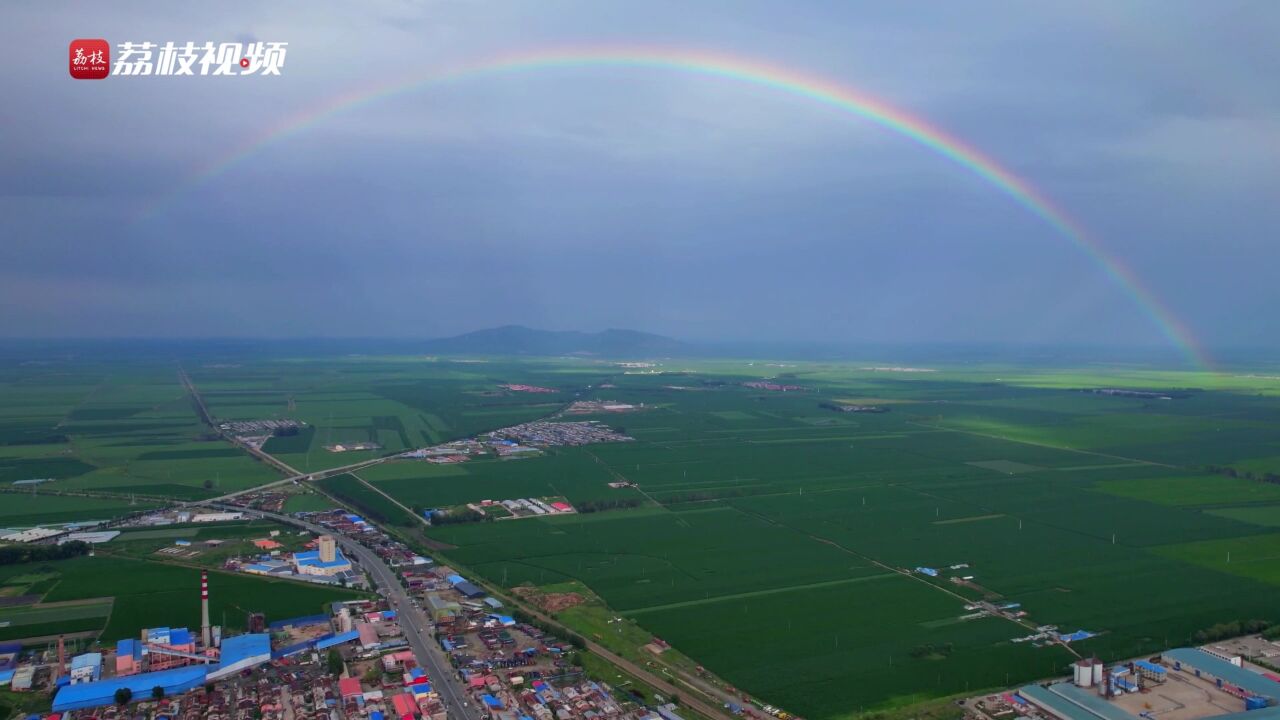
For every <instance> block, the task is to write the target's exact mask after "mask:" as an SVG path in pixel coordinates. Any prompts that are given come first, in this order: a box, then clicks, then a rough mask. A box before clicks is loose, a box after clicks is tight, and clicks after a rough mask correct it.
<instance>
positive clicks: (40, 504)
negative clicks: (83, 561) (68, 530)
mask: <svg viewBox="0 0 1280 720" xmlns="http://www.w3.org/2000/svg"><path fill="white" fill-rule="evenodd" d="M154 507H156V504H155V503H152V502H144V501H134V502H133V503H130V501H128V500H115V499H110V498H92V497H78V496H74V495H49V494H32V493H31V492H16V493H4V494H0V526H4V527H31V526H34V525H40V524H50V523H67V522H84V521H87V520H109V519H111V518H113V517H116V516H118V515H125V514H128V513H133V512H143V511H146V510H148V509H151V508H154Z"/></svg>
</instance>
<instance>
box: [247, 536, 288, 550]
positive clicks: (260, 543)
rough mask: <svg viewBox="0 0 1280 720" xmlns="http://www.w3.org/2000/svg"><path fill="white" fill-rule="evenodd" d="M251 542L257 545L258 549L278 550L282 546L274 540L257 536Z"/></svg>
mask: <svg viewBox="0 0 1280 720" xmlns="http://www.w3.org/2000/svg"><path fill="white" fill-rule="evenodd" d="M253 544H254V545H255V546H257V548H258V549H259V550H278V549H280V548H282V547H284V546H283V545H281V544H280V543H278V542H276V541H275V540H271V539H269V538H259V539H257V540H254V541H253Z"/></svg>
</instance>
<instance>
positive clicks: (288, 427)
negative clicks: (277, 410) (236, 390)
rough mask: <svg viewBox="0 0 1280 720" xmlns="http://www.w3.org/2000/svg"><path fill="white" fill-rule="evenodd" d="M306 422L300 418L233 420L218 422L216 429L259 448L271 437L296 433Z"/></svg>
mask: <svg viewBox="0 0 1280 720" xmlns="http://www.w3.org/2000/svg"><path fill="white" fill-rule="evenodd" d="M306 425H307V424H306V423H304V422H302V421H301V420H288V419H285V420H233V421H229V422H224V423H219V424H218V429H219V430H221V431H222V432H224V433H226V434H228V435H231V436H232V437H234V438H235V439H236V440H239V441H240V442H242V443H244V444H245V445H248V446H250V447H254V448H258V449H261V448H262V446H263V445H265V444H266V443H267V441H268V440H270V439H271V438H272V437H279V436H284V435H297V434H298V433H299V432H300V431H301V430H302V428H304V427H306Z"/></svg>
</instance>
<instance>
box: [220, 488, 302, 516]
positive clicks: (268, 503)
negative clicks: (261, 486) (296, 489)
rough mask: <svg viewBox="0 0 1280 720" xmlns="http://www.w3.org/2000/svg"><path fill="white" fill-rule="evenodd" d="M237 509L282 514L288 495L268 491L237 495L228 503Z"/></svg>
mask: <svg viewBox="0 0 1280 720" xmlns="http://www.w3.org/2000/svg"><path fill="white" fill-rule="evenodd" d="M228 502H229V503H230V504H233V505H237V506H239V507H246V508H251V509H254V510H265V511H267V512H271V513H281V512H284V506H285V503H287V502H289V494H288V493H286V492H283V491H280V490H275V489H268V490H258V491H255V492H250V493H245V494H243V495H237V496H236V497H235V498H234V499H232V500H230V501H228Z"/></svg>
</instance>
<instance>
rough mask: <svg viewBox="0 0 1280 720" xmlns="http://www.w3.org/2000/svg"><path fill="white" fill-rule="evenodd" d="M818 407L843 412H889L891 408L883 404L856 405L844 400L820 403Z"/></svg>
mask: <svg viewBox="0 0 1280 720" xmlns="http://www.w3.org/2000/svg"><path fill="white" fill-rule="evenodd" d="M818 407H820V408H824V409H826V410H835V411H836V412H842V413H887V412H889V408H887V407H885V406H883V405H855V404H851V403H842V402H824V403H818Z"/></svg>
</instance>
